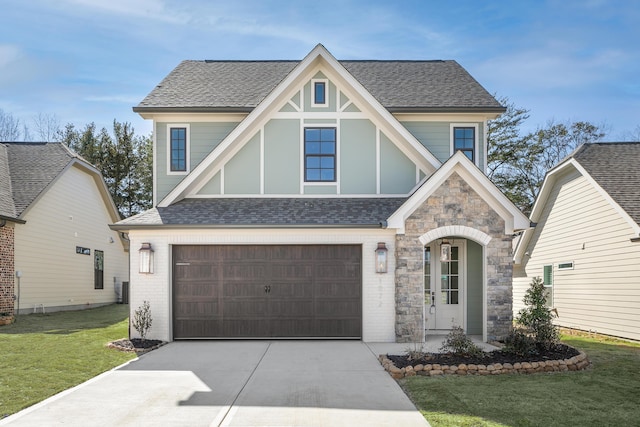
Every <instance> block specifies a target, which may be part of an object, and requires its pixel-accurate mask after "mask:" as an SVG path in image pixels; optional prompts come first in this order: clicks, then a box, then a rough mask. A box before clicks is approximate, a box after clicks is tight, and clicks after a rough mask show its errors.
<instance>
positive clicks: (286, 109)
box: [280, 102, 297, 113]
mask: <svg viewBox="0 0 640 427" xmlns="http://www.w3.org/2000/svg"><path fill="white" fill-rule="evenodd" d="M295 111H297V110H296V109H295V108H293V106H292V105H291V104H289V103H288V102H287V103H286V104H284V107H282V108H281V109H280V112H281V113H293V112H295Z"/></svg>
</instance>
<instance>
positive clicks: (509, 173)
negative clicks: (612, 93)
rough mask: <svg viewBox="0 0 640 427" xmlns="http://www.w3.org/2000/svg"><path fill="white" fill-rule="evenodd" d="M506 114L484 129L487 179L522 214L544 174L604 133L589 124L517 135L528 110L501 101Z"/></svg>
mask: <svg viewBox="0 0 640 427" xmlns="http://www.w3.org/2000/svg"><path fill="white" fill-rule="evenodd" d="M500 101H501V103H503V104H505V105H506V106H507V111H506V112H505V113H504V114H502V115H501V116H500V117H498V118H497V119H495V120H490V121H489V123H488V126H487V143H488V150H487V172H488V176H489V178H490V179H491V180H492V181H493V182H494V183H495V184H496V185H497V186H498V188H500V189H501V190H502V191H503V192H504V193H505V195H506V196H507V197H509V199H510V200H511V201H512V202H513V203H514V204H515V205H516V206H518V207H519V208H520V209H521V210H522V211H523V212H524V213H525V214H529V213H530V212H531V209H532V207H533V203H534V202H535V199H536V197H537V196H538V192H539V191H540V186H541V185H542V182H543V180H544V177H545V174H546V173H547V171H548V170H549V169H551V168H552V167H554V166H555V165H557V164H558V163H560V162H561V161H562V160H563V159H564V158H565V157H567V156H568V155H569V154H571V152H572V151H573V150H575V149H576V148H577V147H578V146H580V145H581V144H583V143H586V142H597V141H600V140H602V138H603V137H604V136H605V132H604V131H603V130H602V129H601V127H599V126H596V125H594V124H592V123H589V122H582V121H578V122H573V123H569V122H567V123H555V122H554V121H550V122H549V123H547V125H546V126H545V127H539V128H538V129H536V130H535V131H534V132H531V133H528V134H525V135H524V136H522V135H521V134H520V126H521V124H522V123H523V122H524V121H525V120H526V119H527V118H528V117H529V115H528V110H525V109H522V108H517V107H516V106H515V105H513V104H512V103H509V102H508V99H507V98H500Z"/></svg>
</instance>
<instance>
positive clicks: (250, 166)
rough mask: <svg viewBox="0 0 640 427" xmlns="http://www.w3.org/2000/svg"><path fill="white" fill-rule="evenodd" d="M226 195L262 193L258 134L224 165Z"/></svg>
mask: <svg viewBox="0 0 640 427" xmlns="http://www.w3.org/2000/svg"><path fill="white" fill-rule="evenodd" d="M224 193H225V194H258V193H260V134H259V133H258V134H256V135H255V136H254V137H253V138H251V140H250V141H249V142H247V144H246V145H245V146H244V147H242V148H241V149H240V151H238V152H237V153H236V155H235V156H233V157H232V158H231V160H229V162H228V163H227V164H226V165H224Z"/></svg>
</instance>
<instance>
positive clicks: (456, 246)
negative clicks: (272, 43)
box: [112, 45, 529, 342]
mask: <svg viewBox="0 0 640 427" xmlns="http://www.w3.org/2000/svg"><path fill="white" fill-rule="evenodd" d="M134 111H136V112H138V113H139V114H140V115H141V116H142V117H144V118H146V119H150V120H153V134H154V171H153V172H154V173H153V177H154V178H153V179H154V181H153V183H154V184H153V199H154V208H152V209H150V210H148V211H146V212H143V213H141V214H139V215H136V216H133V217H131V218H127V219H125V220H122V221H120V222H118V223H116V224H114V225H112V228H113V229H114V230H118V231H123V232H126V233H128V236H129V239H130V241H131V245H132V248H133V250H132V252H131V263H132V265H140V267H139V268H136V271H132V272H131V295H130V297H131V309H132V310H135V309H136V308H137V307H138V306H139V305H141V304H142V303H143V301H145V300H147V301H149V302H150V304H151V310H152V312H153V314H154V322H153V328H152V330H151V331H150V333H149V337H153V338H157V339H162V340H167V341H170V340H174V339H188V338H266V337H284V338H309V337H311V338H314V337H315V338H332V337H339V338H359V339H362V340H364V341H386V342H393V341H398V342H407V341H415V340H422V339H423V338H424V337H425V333H446V332H448V331H449V330H451V328H452V327H453V326H454V325H459V326H462V327H463V328H464V330H465V331H466V332H467V333H468V334H472V335H479V336H482V337H483V338H484V339H485V340H488V339H495V338H499V337H503V336H504V335H506V333H508V331H509V329H510V327H511V313H512V308H511V269H512V262H511V239H512V237H511V236H512V235H513V234H514V232H516V231H517V230H521V229H523V228H526V227H528V226H529V221H528V219H527V218H526V217H525V216H524V215H523V214H522V213H521V212H520V211H519V210H518V209H517V208H516V207H515V206H514V205H513V204H512V203H511V202H510V201H509V200H508V199H507V198H506V197H505V196H504V195H503V194H502V193H501V192H500V191H499V190H498V189H497V188H496V187H495V186H494V185H493V184H492V183H491V182H490V181H489V179H488V178H487V177H486V175H485V173H484V171H485V169H486V162H487V161H486V156H487V154H486V153H487V150H486V145H487V144H486V138H487V136H486V129H487V120H490V119H493V118H496V117H497V116H498V115H500V114H501V113H502V112H504V111H505V108H504V107H503V106H501V105H500V104H499V103H498V102H497V101H496V100H495V99H494V97H492V96H491V95H490V94H489V93H488V92H487V91H486V90H485V89H484V88H483V87H482V86H481V85H480V84H479V83H478V82H476V81H475V80H474V79H473V77H471V76H470V75H469V73H467V71H466V70H464V69H463V68H462V67H461V66H460V65H459V64H457V63H456V62H455V61H338V60H336V59H335V58H334V57H333V56H332V55H331V54H330V53H329V52H328V51H327V50H326V49H325V48H324V47H323V46H322V45H318V46H316V47H315V48H314V49H313V50H312V51H311V52H310V53H309V54H308V55H307V56H306V57H305V58H304V59H303V60H301V61H184V62H182V63H180V64H179V65H178V66H177V67H176V68H175V69H174V70H173V71H171V72H170V73H169V75H168V76H167V77H166V78H165V79H164V80H162V82H160V84H158V85H157V86H156V87H155V88H154V89H153V90H152V91H151V93H149V95H148V96H147V97H145V98H144V100H142V102H141V103H140V104H139V105H137V106H136V107H134ZM150 260H151V262H149V261H150Z"/></svg>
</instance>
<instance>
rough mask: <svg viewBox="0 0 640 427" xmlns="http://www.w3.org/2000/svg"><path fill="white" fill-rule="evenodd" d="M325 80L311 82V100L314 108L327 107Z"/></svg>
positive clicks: (326, 84) (326, 83)
mask: <svg viewBox="0 0 640 427" xmlns="http://www.w3.org/2000/svg"><path fill="white" fill-rule="evenodd" d="M328 86H329V85H328V81H327V80H316V79H314V80H311V90H312V94H311V100H312V102H313V106H314V107H326V106H327V88H328Z"/></svg>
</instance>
